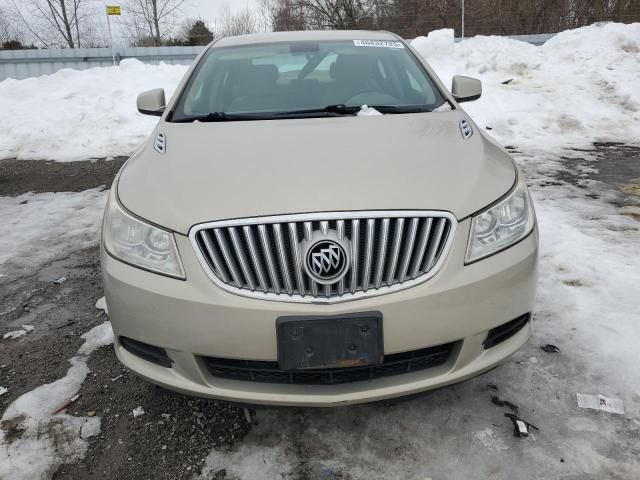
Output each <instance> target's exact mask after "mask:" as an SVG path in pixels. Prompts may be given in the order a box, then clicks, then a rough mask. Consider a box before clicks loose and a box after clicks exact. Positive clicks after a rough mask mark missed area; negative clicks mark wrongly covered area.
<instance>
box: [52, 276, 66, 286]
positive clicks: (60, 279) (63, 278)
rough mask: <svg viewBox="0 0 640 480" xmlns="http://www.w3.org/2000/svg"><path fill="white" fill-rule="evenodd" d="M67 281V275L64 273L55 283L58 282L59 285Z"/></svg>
mask: <svg viewBox="0 0 640 480" xmlns="http://www.w3.org/2000/svg"><path fill="white" fill-rule="evenodd" d="M66 281H67V277H65V276H64V275H63V276H62V277H60V278H59V279H57V280H56V281H55V282H54V283H57V284H58V285H62V284H63V283H64V282H66Z"/></svg>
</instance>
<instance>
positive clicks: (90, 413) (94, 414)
mask: <svg viewBox="0 0 640 480" xmlns="http://www.w3.org/2000/svg"><path fill="white" fill-rule="evenodd" d="M95 416H96V412H94V411H93V410H92V411H91V412H87V417H95Z"/></svg>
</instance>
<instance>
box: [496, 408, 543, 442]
mask: <svg viewBox="0 0 640 480" xmlns="http://www.w3.org/2000/svg"><path fill="white" fill-rule="evenodd" d="M504 416H505V417H507V418H508V419H510V420H511V421H512V422H513V436H514V437H520V438H526V437H528V436H529V433H530V431H529V429H530V428H533V429H534V430H539V429H538V427H536V426H535V425H532V424H531V423H529V422H527V421H526V420H524V419H522V418H520V417H519V416H517V415H514V414H513V413H505V414H504Z"/></svg>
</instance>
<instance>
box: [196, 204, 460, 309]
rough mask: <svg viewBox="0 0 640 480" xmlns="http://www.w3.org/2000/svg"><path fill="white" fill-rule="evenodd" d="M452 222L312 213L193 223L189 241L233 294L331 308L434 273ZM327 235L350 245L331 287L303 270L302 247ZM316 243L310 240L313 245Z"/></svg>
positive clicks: (447, 217) (402, 214)
mask: <svg viewBox="0 0 640 480" xmlns="http://www.w3.org/2000/svg"><path fill="white" fill-rule="evenodd" d="M454 229H455V218H454V217H453V215H451V214H450V213H448V212H439V211H393V212H390V211H375V212H339V213H314V214H299V215H282V216H273V217H257V218H249V219H239V220H231V221H221V222H212V223H207V224H202V225H197V226H195V227H194V228H193V229H192V230H191V232H190V238H191V241H192V243H193V245H194V248H195V251H196V254H197V256H198V258H199V260H200V262H201V263H202V266H203V268H204V269H205V271H206V272H207V274H208V275H209V277H210V278H211V279H212V280H213V281H214V282H215V283H217V284H218V285H219V286H221V287H222V288H224V289H226V290H228V291H231V292H233V293H237V294H240V295H245V296H250V297H258V298H265V299H272V300H282V301H294V302H295V301H297V302H314V303H315V302H320V303H331V302H339V301H347V300H351V299H356V298H362V297H365V296H372V295H379V294H382V293H388V292H391V291H395V290H399V289H402V288H407V287H409V286H412V285H415V284H417V283H420V282H423V281H425V280H426V279H428V278H430V277H431V276H433V275H434V274H435V273H436V271H437V270H438V269H439V268H440V265H441V264H442V262H443V261H444V259H445V258H446V255H447V253H448V250H449V247H450V245H451V242H452V240H453V233H454ZM326 235H332V236H334V238H338V239H340V240H342V241H345V242H348V243H347V244H348V245H349V250H350V251H349V254H350V255H349V257H350V260H349V264H348V270H347V272H346V274H345V275H344V276H343V277H342V278H340V279H339V280H338V281H336V282H335V283H333V284H329V285H324V284H320V283H318V282H316V281H314V279H313V277H312V276H310V275H309V274H308V273H307V270H306V269H305V263H304V259H303V258H302V256H303V251H302V250H303V244H304V242H311V241H312V239H316V238H318V236H320V237H321V238H322V237H323V236H326ZM313 241H315V240H313Z"/></svg>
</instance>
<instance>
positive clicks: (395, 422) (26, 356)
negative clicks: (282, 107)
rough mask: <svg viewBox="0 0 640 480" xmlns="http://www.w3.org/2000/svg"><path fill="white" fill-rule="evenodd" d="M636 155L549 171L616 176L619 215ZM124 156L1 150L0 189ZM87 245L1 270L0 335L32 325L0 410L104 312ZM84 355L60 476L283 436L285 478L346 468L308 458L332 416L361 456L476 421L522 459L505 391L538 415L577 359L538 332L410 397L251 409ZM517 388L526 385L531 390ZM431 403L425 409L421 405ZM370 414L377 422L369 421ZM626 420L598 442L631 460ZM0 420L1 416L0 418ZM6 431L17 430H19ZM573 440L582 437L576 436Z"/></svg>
mask: <svg viewBox="0 0 640 480" xmlns="http://www.w3.org/2000/svg"><path fill="white" fill-rule="evenodd" d="M516 154H517V152H516ZM639 158H640V150H638V149H636V148H630V147H624V146H620V145H599V146H598V149H597V153H596V155H595V157H594V160H593V162H594V165H597V167H598V168H597V169H596V170H594V171H593V172H590V173H589V172H588V173H579V174H578V173H575V172H573V170H572V168H571V162H574V161H575V159H567V165H568V166H569V169H568V171H563V172H560V173H559V174H558V181H559V182H572V183H575V184H579V182H580V179H581V178H584V175H587V176H590V177H591V178H596V179H598V180H601V181H603V182H605V183H607V184H608V185H610V187H611V188H612V190H613V189H615V192H616V194H615V195H614V196H613V197H612V198H613V199H612V200H611V201H612V202H618V204H617V206H620V207H621V208H626V207H629V208H630V209H631V210H629V214H630V215H633V216H635V213H634V212H635V211H636V210H633V208H637V207H638V205H640V197H639V196H638V194H639V192H638V191H637V190H636V188H637V187H638V185H639V184H638V182H640V180H638V179H640V161H638V159H639ZM599 159H600V160H599ZM602 159H606V160H607V161H606V162H604V161H601V160H602ZM122 163H123V159H115V160H109V161H86V162H70V163H53V162H42V161H35V162H31V161H23V160H21V161H15V160H1V161H0V170H1V171H2V176H0V195H11V196H13V195H19V194H21V193H24V192H27V191H35V192H43V191H70V190H71V191H81V190H84V189H88V188H94V187H98V186H100V185H109V184H110V183H111V180H112V178H113V176H114V175H115V173H116V172H117V170H118V169H119V168H120V166H121V165H122ZM568 172H573V173H568ZM549 187H550V188H552V187H553V185H551V184H550V185H549ZM98 253H99V252H98V248H97V247H93V248H89V249H85V250H81V251H76V252H73V253H72V254H70V255H68V256H66V257H64V258H57V259H56V260H55V261H52V262H49V263H47V264H45V265H39V266H37V267H36V268H33V269H31V270H28V269H27V270H24V269H23V270H20V271H19V272H16V275H15V276H9V277H3V278H0V336H1V335H2V334H3V333H5V332H7V331H10V330H14V329H15V328H16V326H19V325H22V324H31V325H34V327H35V330H34V331H33V332H31V333H30V334H29V335H26V336H24V337H22V338H20V339H18V340H13V341H2V343H1V346H2V348H0V384H2V385H3V386H5V387H8V389H9V393H7V394H5V395H3V396H1V397H0V412H4V410H5V409H6V408H7V406H8V405H9V404H10V403H12V402H13V401H14V400H15V399H16V398H17V397H19V396H20V395H21V394H23V393H25V392H27V391H29V390H32V389H33V388H35V387H37V386H38V385H41V384H43V383H47V382H50V381H53V380H54V379H57V378H60V377H61V376H63V375H64V374H65V372H66V370H67V368H68V366H69V364H68V359H69V358H71V357H72V356H73V355H74V354H75V353H76V351H77V350H78V347H79V346H80V345H81V343H82V341H81V339H80V335H81V334H83V333H84V332H86V331H88V330H89V329H90V328H92V327H93V326H95V325H98V324H100V323H102V322H103V321H104V315H103V314H102V313H100V312H99V311H98V310H97V309H96V308H95V307H94V304H95V301H96V300H97V299H98V298H99V297H101V296H102V284H101V278H100V272H99V261H98ZM62 276H66V277H67V280H66V281H65V282H64V283H62V284H57V283H55V282H54V280H56V279H57V278H60V277H62ZM535 355H537V356H538V357H540V362H541V367H540V368H543V369H545V370H544V371H547V370H549V371H554V372H555V376H554V379H553V380H552V381H551V383H552V385H549V382H550V380H549V378H547V377H545V375H543V374H542V373H541V372H543V370H539V371H538V370H536V371H535V372H533V374H531V372H530V371H528V370H526V369H525V367H524V366H523V362H524V363H526V361H527V359H528V358H534V356H535ZM88 365H89V368H90V370H91V373H90V375H89V376H88V377H87V379H86V380H85V382H84V384H83V386H82V388H81V390H80V393H81V395H82V396H81V397H80V399H79V400H78V401H77V402H76V403H75V404H74V405H73V407H71V409H70V413H71V414H74V415H79V416H93V415H96V416H98V417H101V418H102V430H101V433H100V435H99V436H96V437H92V438H90V439H89V450H88V452H87V455H86V456H85V458H84V459H83V460H81V461H80V462H78V463H76V464H71V465H63V466H62V467H60V468H59V469H58V471H57V472H56V473H55V474H54V477H53V478H55V479H58V480H59V479H94V478H113V479H148V478H163V479H164V478H167V479H169V478H170V479H180V478H192V477H193V476H194V475H195V474H198V473H200V472H201V469H202V468H203V464H204V462H205V459H206V458H207V456H208V455H209V454H210V453H211V452H213V455H214V456H215V455H216V452H220V454H221V455H222V454H225V455H227V456H226V457H224V459H223V461H221V464H226V465H231V464H233V461H234V457H233V455H234V453H233V452H238V454H244V453H250V452H251V451H252V449H261V451H262V452H266V453H264V455H265V458H267V457H268V456H269V452H270V451H273V450H274V449H277V448H278V447H279V446H280V447H281V446H282V445H286V448H287V449H293V450H294V451H295V452H294V453H295V456H296V457H297V458H298V463H297V464H296V465H292V466H291V469H290V472H291V475H292V477H291V478H300V479H307V478H350V475H349V472H348V470H347V469H346V467H344V469H343V468H342V467H340V466H339V465H338V466H336V465H333V466H331V469H330V471H331V475H332V476H330V477H327V475H325V473H326V471H328V470H326V469H320V468H319V467H318V459H322V458H323V453H322V452H323V451H326V450H329V449H330V448H332V447H331V445H329V444H325V443H323V442H326V441H327V440H326V438H324V439H323V437H322V434H323V433H325V432H327V431H329V430H331V429H333V430H336V431H340V432H342V433H341V435H343V436H344V438H345V439H347V440H349V439H351V440H352V441H353V442H354V443H353V445H354V449H356V450H357V451H362V449H363V448H365V449H366V448H370V451H369V452H370V453H369V454H370V455H377V456H382V457H381V458H384V456H385V455H387V456H391V457H393V456H394V455H395V456H396V457H397V455H400V454H405V455H408V456H416V458H419V457H420V455H422V454H424V452H420V451H418V450H415V451H413V450H411V449H409V451H404V450H403V449H404V448H405V445H404V441H403V438H404V436H405V435H406V436H410V435H412V436H415V437H417V438H421V437H420V436H421V435H422V436H424V435H429V434H430V433H431V434H438V435H444V436H443V438H442V442H443V444H446V445H450V447H451V452H452V453H451V455H452V456H451V461H452V462H456V461H457V460H456V459H455V457H456V455H457V452H459V451H460V450H459V449H460V446H461V444H460V443H457V441H456V440H455V439H456V436H461V437H460V438H463V437H464V435H465V432H469V431H471V426H476V427H478V426H480V425H485V426H488V427H492V428H493V429H494V430H497V431H500V432H502V431H504V432H507V433H506V434H505V437H504V438H505V441H504V443H501V442H502V440H500V439H499V438H498V439H497V440H496V439H495V438H493V437H491V435H493V433H487V436H486V437H482V438H479V441H481V442H482V443H485V442H488V443H485V446H486V445H491V447H490V448H492V449H497V450H495V451H498V450H500V449H502V448H503V447H504V448H514V451H515V453H514V455H518V456H521V457H522V460H523V462H524V461H525V460H526V458H527V457H526V455H527V452H526V447H523V446H522V445H523V444H522V443H520V444H513V445H511V444H510V442H511V440H509V437H510V436H509V435H508V432H509V430H510V428H511V427H510V424H509V422H508V421H507V420H506V419H504V418H502V413H503V411H507V412H508V411H510V410H511V409H512V408H513V405H510V403H505V401H506V402H514V403H518V404H520V412H521V413H522V414H526V415H529V416H531V417H533V418H536V417H541V416H544V409H545V408H546V407H545V405H544V404H543V403H540V402H538V401H536V400H535V398H534V397H535V392H536V391H539V390H540V389H542V388H547V389H548V388H553V389H557V391H558V392H560V391H562V388H563V387H564V385H562V379H563V378H570V377H571V376H573V375H576V370H575V369H576V368H579V367H578V366H575V365H571V364H566V363H564V360H563V358H562V356H561V354H560V355H554V354H545V353H541V352H540V350H539V346H538V345H534V344H530V345H527V346H526V347H525V349H524V351H523V352H522V354H520V355H519V356H516V357H515V358H514V359H513V360H511V361H509V363H508V364H507V365H505V366H504V367H501V368H500V369H498V370H496V371H494V372H492V373H490V374H488V375H486V376H485V377H482V378H480V379H477V380H474V381H473V382H470V383H467V384H464V385H459V386H454V387H450V388H447V389H443V390H440V391H438V392H435V393H433V394H429V395H426V396H422V397H420V398H418V399H412V400H409V401H408V402H392V403H386V404H378V405H366V406H355V407H348V408H342V409H335V410H331V411H326V410H313V411H309V410H299V409H284V410H282V409H280V410H275V409H271V410H269V409H266V410H260V411H259V412H258V414H257V415H256V414H255V412H254V411H253V410H246V411H245V410H244V409H243V408H241V407H238V406H233V405H230V404H227V403H224V402H216V401H210V400H203V399H196V398H189V397H186V396H181V395H174V394H171V393H169V392H166V391H164V390H161V389H158V388H156V387H154V386H151V385H150V384H148V383H146V382H144V381H142V380H141V379H139V378H138V377H136V376H135V375H133V374H131V373H130V372H128V371H127V370H126V369H124V368H123V367H122V366H121V365H120V364H119V363H118V361H117V360H116V358H115V355H114V353H113V350H112V348H111V347H104V348H101V349H99V350H98V351H97V352H95V353H94V354H93V355H92V356H91V358H90V360H89V363H88ZM523 369H524V370H523ZM523 372H524V373H523ZM527 372H528V373H527ZM521 374H523V375H524V374H526V375H527V377H526V378H527V381H528V382H529V385H528V386H527V389H524V390H519V389H518V387H517V386H514V385H510V384H509V383H505V382H504V380H505V379H506V378H511V377H512V376H514V375H515V376H517V375H521ZM565 376H569V377H565ZM501 381H502V382H503V383H501ZM527 392H531V395H530V396H528V393H527ZM494 397H495V398H494ZM558 398H560V396H559V395H558ZM429 405H433V407H434V408H428V406H429ZM436 405H438V408H435V406H436ZM447 405H449V406H452V407H451V408H453V406H456V408H457V407H460V408H462V407H464V410H465V411H467V412H468V414H466V415H464V416H462V417H460V418H448V417H447V419H446V423H447V425H449V426H450V428H451V430H447V431H449V432H453V433H452V434H451V435H446V434H442V432H439V433H438V432H430V430H429V424H430V422H431V423H433V424H436V423H437V422H439V421H442V418H441V416H442V415H445V416H446V408H445V407H446V406H447ZM138 406H142V407H143V408H144V411H145V414H144V415H142V416H140V417H137V418H134V417H133V415H132V410H133V409H134V408H136V407H138ZM443 409H444V411H443ZM406 412H413V414H416V415H418V416H417V417H416V419H415V420H416V422H418V423H420V424H421V425H423V426H424V431H423V432H419V431H416V430H414V427H411V431H404V430H403V429H404V428H406V425H407V423H406V422H407V419H406V418H403V417H404V416H405V414H406ZM487 412H489V413H487ZM247 413H249V414H250V415H251V416H254V419H253V421H252V423H249V422H248V421H247V417H246V414H247ZM436 417H437V418H436ZM593 418H596V417H593ZM492 419H493V422H494V423H493V424H492V423H491V422H492ZM495 419H498V420H495ZM500 419H501V420H500ZM372 420H375V422H373V423H375V424H377V425H378V426H376V425H373V424H372V422H371V421H372ZM378 420H379V422H378ZM409 420H411V419H409ZM367 421H369V423H368V424H367ZM625 421H626V420H624V419H623V418H620V419H618V418H614V419H612V420H611V421H610V423H609V425H610V427H608V428H612V429H614V430H616V431H617V433H618V441H617V443H616V444H615V445H610V446H606V445H603V446H602V449H601V450H600V452H599V454H600V455H604V456H609V457H610V458H619V459H620V461H621V462H623V461H626V462H628V461H629V455H635V454H640V448H639V447H638V441H639V437H638V436H637V432H636V433H633V432H631V433H630V432H629V430H628V428H626V427H625ZM411 422H413V420H411ZM411 422H410V423H411ZM589 422H590V423H589ZM589 422H586V420H585V425H587V427H588V428H587V427H585V428H587V430H589V429H591V431H590V432H589V434H590V435H593V434H594V432H593V428H601V427H600V426H599V424H598V423H597V420H593V421H591V420H590V421H589ZM534 423H535V422H534ZM411 424H413V423H411ZM540 426H541V430H542V431H541V433H540V434H539V437H541V438H544V435H546V436H550V433H547V432H550V431H554V426H553V425H550V424H549V423H548V422H547V423H546V424H544V425H540ZM9 427H10V426H7V425H2V426H0V428H4V429H5V430H7V429H8V428H9ZM587 430H585V432H587ZM488 431H489V432H491V431H490V430H488ZM542 432H544V433H542ZM14 433H15V434H18V435H19V431H18V432H14ZM372 436H373V437H374V438H373V439H372ZM375 438H379V439H380V442H379V444H378V446H377V447H374V446H372V441H373V440H374V439H375ZM498 440H499V441H498ZM572 441H576V442H578V441H580V440H579V439H578V438H577V437H576V438H574V439H573V440H572ZM460 442H462V440H460ZM491 442H493V443H491ZM541 442H544V440H541ZM554 445H555V444H554ZM621 446H623V447H621ZM625 446H626V447H625ZM245 447H246V450H243V448H245ZM323 449H324V450H323ZM490 451H493V450H490ZM495 451H494V453H495ZM552 451H553V454H552V457H553V458H554V460H553V461H554V462H556V463H557V464H560V463H562V464H564V463H565V462H567V463H568V462H574V463H575V462H579V461H581V460H580V459H576V458H573V459H571V458H566V459H565V457H564V456H563V448H562V445H561V444H557V445H555V446H554V447H553V449H552ZM289 453H290V452H289ZM347 453H348V452H347ZM454 453H455V455H454ZM492 454H493V453H492ZM391 457H390V458H391ZM221 458H222V457H221ZM519 458H520V457H519ZM594 461H596V460H594ZM229 462H231V463H229ZM554 468H555V467H554ZM482 472H483V473H482V476H483V478H484V474H485V473H487V475H489V474H490V473H491V472H489V471H488V470H486V471H485V470H483V471H482ZM492 472H493V474H491V475H489V476H492V475H494V474H495V475H496V476H498V477H500V478H502V476H501V475H502V473H504V470H501V466H500V465H495V467H494V468H493V470H492ZM205 473H206V475H207V478H237V477H235V476H233V475H231V474H229V475H227V472H226V470H225V469H224V468H219V469H213V470H211V469H209V471H207V472H205ZM414 473H415V472H414ZM241 478H251V477H250V476H243V477H241ZM398 478H400V477H398ZM441 478H450V477H446V476H443V477H441ZM521 478H525V477H521ZM526 478H529V477H526ZM549 478H551V477H549ZM567 478H569V477H567ZM571 478H573V477H571ZM575 478H578V477H575ZM582 478H587V477H582ZM589 478H591V477H589ZM602 478H604V477H602ZM607 478H621V479H622V478H624V479H626V478H631V477H627V476H625V473H624V472H622V473H620V472H617V473H616V472H613V474H612V476H611V477H607Z"/></svg>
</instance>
